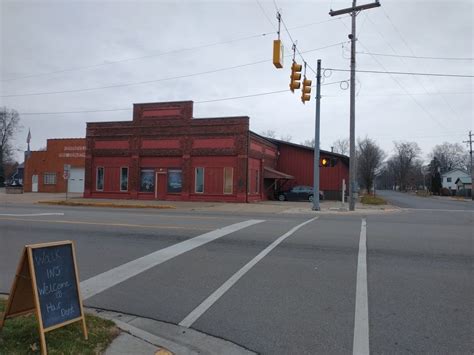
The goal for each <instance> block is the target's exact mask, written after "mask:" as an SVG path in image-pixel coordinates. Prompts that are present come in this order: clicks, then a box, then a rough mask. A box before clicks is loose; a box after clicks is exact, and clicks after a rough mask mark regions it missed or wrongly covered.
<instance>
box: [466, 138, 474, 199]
mask: <svg viewBox="0 0 474 355" xmlns="http://www.w3.org/2000/svg"><path fill="white" fill-rule="evenodd" d="M472 136H473V134H472V131H469V140H468V141H463V143H469V154H470V155H471V199H472V200H474V191H473V190H474V189H473V188H472V186H473V185H474V167H473V166H472Z"/></svg>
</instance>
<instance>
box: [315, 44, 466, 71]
mask: <svg viewBox="0 0 474 355" xmlns="http://www.w3.org/2000/svg"><path fill="white" fill-rule="evenodd" d="M359 43H361V42H360V40H359ZM361 44H362V43H361ZM323 69H325V70H333V71H340V72H350V71H351V70H350V69H341V68H323ZM356 73H372V74H390V75H392V74H393V75H415V76H437V77H447V78H474V75H470V74H450V73H420V72H402V71H390V70H383V71H381V70H361V69H356Z"/></svg>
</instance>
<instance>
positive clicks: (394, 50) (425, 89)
mask: <svg viewBox="0 0 474 355" xmlns="http://www.w3.org/2000/svg"><path fill="white" fill-rule="evenodd" d="M384 11H385V10H384ZM367 19H368V20H369V22H370V23H371V24H372V26H373V27H374V28H375V30H376V31H377V33H378V34H379V36H380V37H381V38H382V40H383V41H384V42H385V43H386V44H387V45H388V46H389V47H390V49H391V50H392V52H393V53H394V54H395V55H397V54H398V53H397V51H396V49H395V48H394V47H393V46H392V44H391V43H390V41H388V40H387V39H386V38H385V36H384V35H383V33H382V32H381V31H380V30H379V28H378V27H377V26H376V24H375V23H374V22H373V21H372V19H371V18H370V17H369V16H368V15H367ZM392 25H393V22H392ZM397 33H398V34H399V35H400V36H401V34H400V33H399V31H397ZM403 42H404V43H405V46H408V44H407V43H406V41H404V40H403ZM410 50H411V49H410ZM412 54H414V53H413V52H412ZM372 58H375V57H374V56H372ZM399 59H400V60H401V61H402V63H404V64H406V65H409V64H408V63H405V58H401V57H400V58H399ZM414 79H415V80H416V82H417V83H418V84H419V85H420V86H421V87H422V88H423V90H424V91H425V92H427V93H428V92H429V91H428V89H427V88H426V86H425V84H424V83H423V81H422V80H421V78H419V77H418V76H415V77H414ZM434 88H435V91H438V89H437V88H436V86H434ZM441 99H442V100H443V101H444V102H445V104H446V105H447V107H448V108H449V110H450V111H451V114H452V115H453V116H454V117H455V118H457V119H458V120H459V115H458V114H457V113H456V112H455V111H454V109H453V107H452V106H451V105H450V103H449V102H447V100H446V99H445V98H444V97H443V96H441Z"/></svg>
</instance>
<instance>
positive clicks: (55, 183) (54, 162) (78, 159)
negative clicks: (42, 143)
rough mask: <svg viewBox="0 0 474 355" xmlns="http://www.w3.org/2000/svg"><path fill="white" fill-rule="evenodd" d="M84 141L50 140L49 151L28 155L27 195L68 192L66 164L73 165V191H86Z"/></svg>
mask: <svg viewBox="0 0 474 355" xmlns="http://www.w3.org/2000/svg"><path fill="white" fill-rule="evenodd" d="M85 156H86V140H85V139H84V138H64V139H48V141H47V144H46V150H41V151H32V152H29V153H26V154H25V170H24V175H23V189H24V191H25V192H66V180H65V179H64V178H63V173H64V165H66V164H67V165H70V166H71V170H70V178H69V182H68V184H69V187H68V191H69V192H84V165H85Z"/></svg>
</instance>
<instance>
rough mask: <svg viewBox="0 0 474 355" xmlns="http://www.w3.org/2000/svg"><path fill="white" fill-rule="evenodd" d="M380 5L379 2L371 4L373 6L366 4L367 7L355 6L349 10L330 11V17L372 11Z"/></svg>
mask: <svg viewBox="0 0 474 355" xmlns="http://www.w3.org/2000/svg"><path fill="white" fill-rule="evenodd" d="M379 6H380V3H379V2H378V1H376V2H374V3H371V4H365V5H359V6H354V7H348V8H347V9H341V10H336V11H332V10H331V11H329V15H331V16H338V15H344V14H348V13H351V12H354V11H355V12H359V11H362V10H368V9H372V8H374V7H379Z"/></svg>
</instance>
